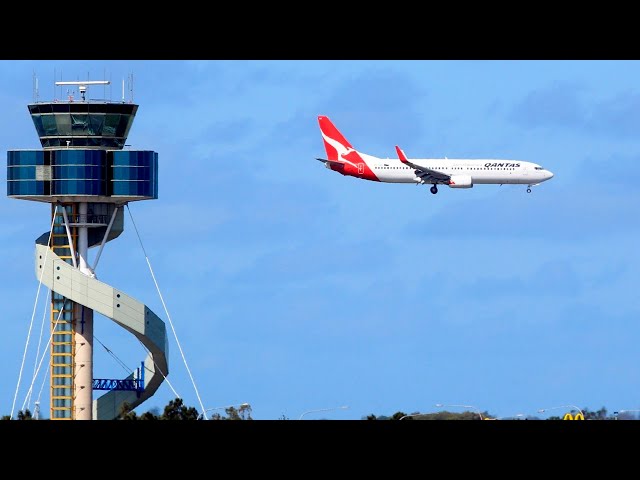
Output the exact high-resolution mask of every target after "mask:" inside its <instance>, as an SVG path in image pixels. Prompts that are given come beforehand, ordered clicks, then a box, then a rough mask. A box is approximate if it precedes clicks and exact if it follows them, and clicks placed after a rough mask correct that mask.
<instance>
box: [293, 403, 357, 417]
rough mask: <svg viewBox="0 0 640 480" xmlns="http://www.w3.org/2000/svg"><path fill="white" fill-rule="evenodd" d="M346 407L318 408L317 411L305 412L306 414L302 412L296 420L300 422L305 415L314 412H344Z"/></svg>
mask: <svg viewBox="0 0 640 480" xmlns="http://www.w3.org/2000/svg"><path fill="white" fill-rule="evenodd" d="M347 408H349V407H347V406H344V407H333V408H318V409H317V410H307V411H306V412H303V413H302V415H300V418H298V420H302V417H304V416H305V415H307V414H309V413H314V412H328V411H329V410H346V409H347Z"/></svg>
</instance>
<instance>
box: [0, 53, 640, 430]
mask: <svg viewBox="0 0 640 480" xmlns="http://www.w3.org/2000/svg"><path fill="white" fill-rule="evenodd" d="M0 70H1V72H2V75H1V76H0V85H1V88H0V99H1V101H2V104H3V106H4V108H3V115H2V116H0V144H1V145H2V151H4V152H6V151H7V150H11V149H19V148H40V144H39V141H38V138H37V136H36V132H35V128H34V127H33V124H32V122H31V119H30V117H29V114H28V111H27V104H28V103H29V102H31V101H32V100H33V96H32V93H33V92H32V77H33V74H34V73H35V74H36V76H37V77H38V79H39V88H40V99H41V100H51V99H53V98H54V95H56V94H55V93H54V88H53V82H54V78H57V79H58V80H59V79H60V73H61V72H62V77H64V78H63V79H64V80H76V79H79V78H82V79H86V78H87V75H89V76H90V77H91V79H103V77H105V72H106V77H107V78H108V79H111V80H112V81H113V82H114V86H113V87H112V90H111V93H110V98H112V99H113V100H118V99H119V98H120V96H121V82H122V79H123V78H124V77H126V76H127V75H128V74H130V73H133V75H134V80H135V83H134V102H135V103H137V104H139V105H140V107H139V110H138V114H137V116H136V120H135V121H134V123H133V127H132V128H131V131H130V134H129V138H128V141H127V143H128V144H131V146H132V147H131V148H133V149H151V150H154V151H156V152H158V154H159V163H160V171H159V198H158V199H157V200H154V201H144V202H134V203H131V204H129V211H130V212H131V215H132V216H133V219H134V221H135V225H136V226H137V229H138V232H139V234H140V237H141V238H142V242H143V245H144V249H145V250H146V252H147V255H148V257H149V261H150V263H151V266H152V268H153V273H154V275H155V278H156V280H157V282H158V285H159V288H160V292H161V294H162V297H163V298H164V301H165V304H166V307H167V310H168V313H169V316H170V319H171V322H172V323H173V327H174V328H175V332H176V334H177V340H178V341H179V343H180V346H181V347H182V350H183V352H184V355H185V358H186V362H187V365H188V369H189V370H190V371H191V374H192V376H193V380H194V383H195V385H194V383H192V381H191V377H190V375H189V373H188V370H187V367H186V366H185V363H184V362H183V359H182V357H181V355H180V351H179V348H178V345H177V343H176V338H175V337H174V336H173V335H172V332H171V328H169V330H170V335H171V343H170V358H169V361H170V370H171V373H170V375H169V378H168V380H169V382H165V384H163V386H162V387H161V388H160V389H159V390H158V392H157V393H156V395H155V396H154V397H153V398H152V399H150V400H148V401H147V402H145V403H144V404H142V405H141V406H140V407H139V408H138V409H137V411H138V412H140V413H141V412H145V411H147V410H152V409H154V408H157V409H162V407H164V405H166V404H167V403H168V402H169V400H171V399H173V398H175V397H176V393H177V394H178V395H179V396H180V397H182V399H183V400H184V402H185V403H186V404H187V405H189V406H194V407H196V408H198V410H201V408H202V407H204V408H205V409H210V408H215V407H221V406H227V405H238V404H240V403H243V402H248V403H250V404H251V406H252V409H253V412H252V415H253V417H254V418H255V419H259V420H262V419H277V418H282V417H286V418H291V419H297V418H299V417H300V416H301V415H302V414H303V413H305V412H309V411H312V410H323V411H322V412H311V413H307V414H305V416H304V418H305V419H314V418H331V419H336V420H340V419H360V418H363V417H365V416H367V415H370V414H375V415H391V414H393V413H395V412H397V411H403V412H405V413H415V412H435V411H438V410H440V408H438V407H436V406H435V404H436V403H442V404H450V405H471V406H473V407H475V408H478V409H480V410H482V411H488V412H489V413H490V414H492V415H496V416H499V417H503V416H511V415H515V414H518V413H524V414H527V415H538V416H542V417H544V415H540V414H538V413H537V411H538V410H539V409H543V408H544V409H546V408H550V407H554V406H561V405H576V406H578V407H580V408H588V409H590V410H598V409H599V408H601V407H606V408H607V409H608V410H609V411H614V410H623V409H638V408H640V400H638V398H636V387H637V385H638V382H639V381H640V378H639V377H640V363H639V362H638V353H637V352H638V349H637V343H638V339H639V338H640V326H639V324H638V318H639V314H640V300H639V296H638V293H637V271H638V269H639V268H640V255H638V253H637V246H636V245H637V238H638V234H639V233H640V232H639V228H638V223H637V222H636V220H635V219H636V215H637V214H636V209H637V206H638V205H639V204H640V187H639V186H638V184H637V182H636V178H638V177H639V176H640V140H639V139H638V135H637V129H638V125H639V124H640V91H639V90H638V87H637V78H638V77H639V76H640V62H638V61H563V60H553V61H537V60H536V61H534V60H525V61H508V60H503V61H500V60H495V61H494V60H492V61H486V60H476V61H462V60H453V61H445V60H441V61H352V60H337V61H320V60H310V61H293V60H285V61H267V60H264V61H249V60H242V61H159V60H150V61H79V60H78V61H7V60H5V61H0ZM55 75H57V77H56V76H55ZM97 88H98V89H99V90H100V91H99V92H93V93H92V92H91V90H90V93H91V95H90V96H91V97H93V98H95V97H96V96H98V97H102V96H103V95H101V94H102V93H103V92H102V87H97ZM107 95H108V96H109V92H108V91H107ZM58 96H59V95H58ZM320 114H321V115H327V116H329V117H330V118H331V119H332V120H333V121H334V123H335V124H336V126H337V127H338V128H339V129H340V130H341V131H342V133H343V134H344V135H345V137H346V138H347V139H348V140H349V141H350V142H351V143H352V145H353V146H354V147H355V148H357V149H359V150H361V151H363V152H365V153H369V154H372V155H376V156H380V157H395V150H394V145H396V144H397V145H400V146H401V147H402V148H403V149H404V150H405V152H406V154H407V155H408V156H409V157H422V158H424V157H434V158H436V157H444V156H447V157H450V158H452V157H468V158H504V159H520V160H527V161H532V162H535V163H538V164H541V165H542V166H544V167H545V168H548V169H549V170H551V171H552V172H553V173H554V174H555V177H554V178H553V179H552V180H551V181H549V182H545V183H544V184H542V185H540V186H538V187H534V189H533V192H532V193H531V194H527V193H526V186H513V185H511V186H502V187H499V186H493V185H478V186H476V187H474V188H473V189H469V190H452V189H449V188H446V187H443V188H440V192H439V193H438V195H432V194H431V193H429V190H428V188H426V187H422V186H419V187H417V186H413V185H406V184H404V185H403V184H382V183H377V182H367V181H363V180H357V179H355V178H351V177H343V176H341V175H339V174H337V173H335V172H331V171H329V170H327V169H325V168H324V166H323V165H322V164H321V163H320V162H317V161H315V160H314V158H315V157H317V156H324V155H325V152H324V148H323V144H322V139H321V137H320V132H319V128H318V124H317V115H320ZM1 180H2V182H3V183H4V185H6V168H5V169H3V170H2V178H1ZM0 221H1V228H0V242H2V246H3V248H4V254H5V262H4V263H3V278H4V280H3V282H2V289H0V296H1V297H2V300H3V302H2V303H3V305H4V306H5V308H4V319H5V322H4V335H3V345H2V348H1V349H0V361H1V362H2V364H3V365H4V368H3V369H2V370H1V371H0V385H1V386H0V414H8V413H10V411H11V408H12V404H13V399H14V394H15V392H16V388H18V392H19V393H18V397H17V398H18V400H17V404H16V408H19V406H20V405H22V403H23V400H24V398H25V392H26V389H27V388H28V385H29V384H30V383H31V381H32V377H33V370H34V363H35V347H36V345H37V342H38V335H39V332H40V324H41V321H42V315H43V308H45V304H44V301H43V300H44V296H45V295H46V290H44V289H43V291H41V294H40V299H39V302H38V304H37V311H36V314H35V318H34V327H33V331H32V332H31V333H32V337H31V338H30V343H29V350H28V351H27V357H26V363H25V370H24V373H23V376H22V379H21V383H20V384H18V376H19V372H20V366H21V362H22V358H23V352H24V350H25V343H26V341H27V335H28V333H29V324H30V322H31V318H32V315H33V312H34V304H35V298H36V293H37V289H38V279H37V278H36V277H35V275H34V273H33V254H34V241H35V239H36V238H37V237H38V236H39V235H41V234H42V233H44V232H45V231H47V230H48V228H49V222H50V210H49V208H48V205H45V204H41V203H37V202H27V201H19V200H14V199H9V198H8V197H6V187H5V195H2V196H0ZM91 254H92V255H94V254H95V252H93V250H92V252H91ZM96 273H97V276H98V278H99V279H100V280H102V281H104V282H106V283H109V284H111V285H113V286H114V287H116V288H118V289H121V290H123V291H125V292H127V293H128V294H130V295H132V296H133V297H135V298H137V299H138V300H140V301H142V302H144V303H146V304H147V305H148V306H149V307H150V308H151V309H152V310H154V311H155V312H156V313H157V314H158V315H159V316H160V317H161V318H163V320H165V322H166V323H167V325H168V326H169V319H168V318H167V314H166V312H165V310H164V308H163V305H162V301H161V299H160V295H159V294H158V292H157V290H156V287H155V284H154V282H153V279H152V276H151V273H150V271H149V268H148V265H147V262H146V260H145V256H144V252H143V250H142V247H141V246H140V243H139V241H138V237H137V236H136V232H135V229H134V228H133V224H132V222H131V217H130V216H129V214H128V213H127V214H126V216H125V231H124V233H123V234H122V235H121V236H120V237H119V238H118V239H116V240H114V241H112V242H110V243H109V244H108V245H107V246H106V247H105V250H104V251H103V253H102V256H101V258H100V263H99V265H98V268H97V271H96ZM47 333H48V323H47V324H46V325H45V334H47ZM95 337H96V339H97V341H96V342H95V344H94V376H95V377H96V378H124V377H125V376H126V375H127V372H126V371H125V370H124V369H123V368H122V367H121V366H120V365H119V363H118V362H116V361H115V360H114V358H113V357H112V356H111V355H109V354H108V353H107V352H106V350H105V349H104V348H103V347H102V345H101V344H104V345H106V346H107V347H108V348H109V349H110V350H111V351H112V352H113V353H114V354H115V355H116V356H117V357H118V359H119V360H121V361H122V362H123V363H124V364H126V365H127V366H128V367H129V368H131V369H134V368H136V367H137V366H138V365H139V363H140V361H141V360H143V359H144V357H145V352H144V350H143V347H142V346H141V345H140V344H139V342H137V340H136V339H135V338H134V337H133V336H131V335H130V334H128V333H127V332H125V331H124V330H123V329H121V328H119V327H117V326H116V325H115V324H114V323H113V322H111V321H110V320H109V319H106V318H104V317H101V316H98V315H96V319H95ZM43 342H46V338H45V339H44V340H43ZM41 373H42V372H41ZM44 382H45V383H44V388H43V389H42V396H41V405H43V416H45V417H47V418H48V417H49V412H48V378H45V379H44ZM169 383H170V385H169ZM41 385H43V378H42V374H40V375H39V376H38V377H37V378H36V380H35V381H34V388H35V389H36V391H39V390H40V388H41ZM101 393H102V392H95V396H99V395H100V394H101ZM340 406H348V407H349V408H348V409H338V408H337V407H340ZM31 408H32V409H33V407H32V406H31ZM448 409H449V410H453V411H463V410H464V408H458V407H451V408H448ZM218 412H219V413H222V410H219V411H218ZM14 413H15V412H14ZM211 413H213V412H209V414H211ZM554 413H556V414H558V413H562V412H561V411H560V410H557V411H555V412H554Z"/></svg>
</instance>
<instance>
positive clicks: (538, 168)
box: [535, 167, 544, 170]
mask: <svg viewBox="0 0 640 480" xmlns="http://www.w3.org/2000/svg"><path fill="white" fill-rule="evenodd" d="M535 169H536V170H544V168H542V167H535Z"/></svg>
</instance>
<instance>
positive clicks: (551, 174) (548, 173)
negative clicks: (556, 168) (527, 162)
mask: <svg viewBox="0 0 640 480" xmlns="http://www.w3.org/2000/svg"><path fill="white" fill-rule="evenodd" d="M552 178H553V173H551V172H550V171H549V170H547V180H550V179H552Z"/></svg>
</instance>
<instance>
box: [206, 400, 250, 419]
mask: <svg viewBox="0 0 640 480" xmlns="http://www.w3.org/2000/svg"><path fill="white" fill-rule="evenodd" d="M236 406H237V407H240V409H244V408H251V405H249V404H248V403H246V402H245V403H241V404H237V403H235V404H233V405H226V406H224V407H213V408H207V409H206V410H203V411H202V413H201V414H200V415H198V420H200V419H201V418H204V419H205V420H208V418H207V415H206V413H207V412H211V411H213V410H221V409H223V408H225V409H226V408H231V407H236Z"/></svg>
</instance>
